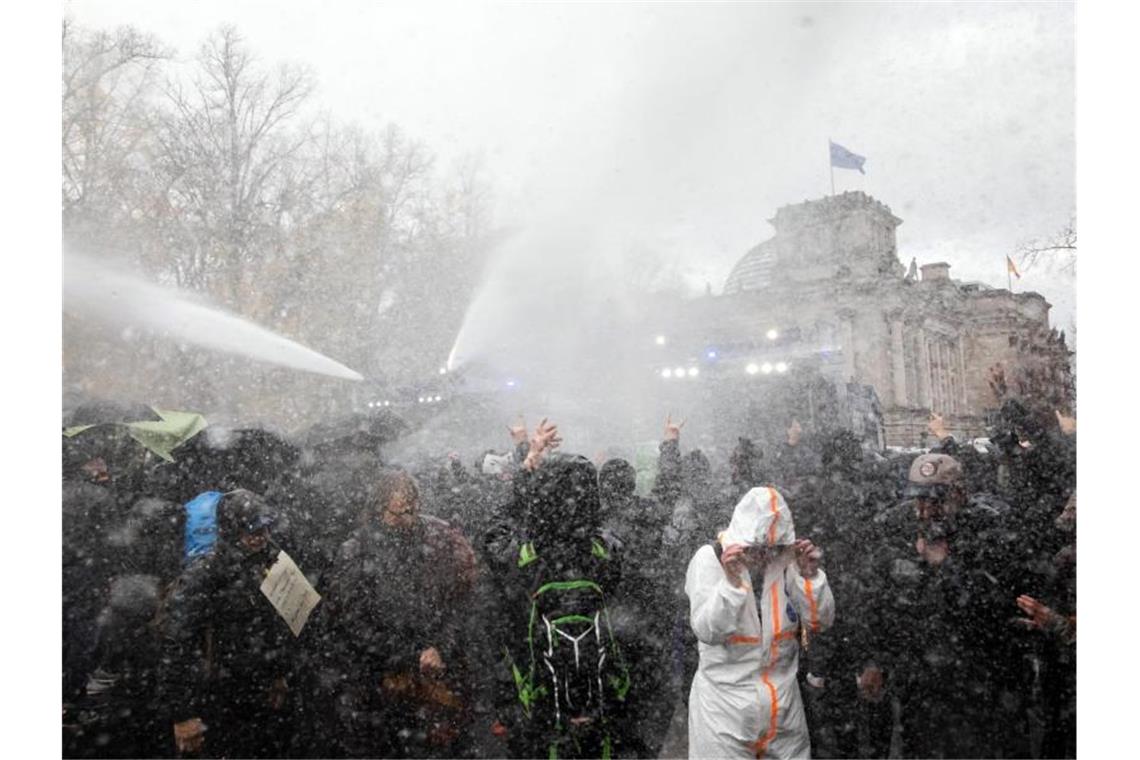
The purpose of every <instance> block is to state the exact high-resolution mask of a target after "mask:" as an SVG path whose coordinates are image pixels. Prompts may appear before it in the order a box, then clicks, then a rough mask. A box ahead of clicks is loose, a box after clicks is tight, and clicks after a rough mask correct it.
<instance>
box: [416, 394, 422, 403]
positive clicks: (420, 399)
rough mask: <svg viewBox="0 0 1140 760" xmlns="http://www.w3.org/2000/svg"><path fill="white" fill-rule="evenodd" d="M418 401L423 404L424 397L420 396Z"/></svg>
mask: <svg viewBox="0 0 1140 760" xmlns="http://www.w3.org/2000/svg"><path fill="white" fill-rule="evenodd" d="M416 401H417V402H418V403H421V404H422V403H423V402H424V397H423V396H420V397H419V398H418V399H416Z"/></svg>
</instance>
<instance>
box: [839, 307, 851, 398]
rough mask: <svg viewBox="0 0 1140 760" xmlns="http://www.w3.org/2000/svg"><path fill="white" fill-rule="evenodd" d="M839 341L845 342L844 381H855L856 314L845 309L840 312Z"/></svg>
mask: <svg viewBox="0 0 1140 760" xmlns="http://www.w3.org/2000/svg"><path fill="white" fill-rule="evenodd" d="M839 339H840V340H842V341H843V375H844V377H843V379H844V381H846V382H851V381H852V380H854V379H855V313H854V312H852V311H850V310H847V309H844V310H842V311H840V312H839Z"/></svg>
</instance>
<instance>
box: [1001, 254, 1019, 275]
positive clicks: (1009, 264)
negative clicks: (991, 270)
mask: <svg viewBox="0 0 1140 760" xmlns="http://www.w3.org/2000/svg"><path fill="white" fill-rule="evenodd" d="M1005 271H1007V272H1009V273H1010V274H1012V275H1013V276H1014V277H1016V278H1017V279H1019V280H1020V279H1021V272H1019V271H1017V265H1016V264H1014V263H1013V259H1011V258H1010V257H1009V256H1006V257H1005Z"/></svg>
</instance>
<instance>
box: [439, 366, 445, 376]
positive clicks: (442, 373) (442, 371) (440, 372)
mask: <svg viewBox="0 0 1140 760" xmlns="http://www.w3.org/2000/svg"><path fill="white" fill-rule="evenodd" d="M439 374H441V375H446V374H447V367H440V368H439Z"/></svg>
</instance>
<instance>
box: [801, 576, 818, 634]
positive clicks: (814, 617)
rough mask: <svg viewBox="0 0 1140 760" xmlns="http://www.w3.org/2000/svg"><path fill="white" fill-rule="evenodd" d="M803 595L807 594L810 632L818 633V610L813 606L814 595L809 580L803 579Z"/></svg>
mask: <svg viewBox="0 0 1140 760" xmlns="http://www.w3.org/2000/svg"><path fill="white" fill-rule="evenodd" d="M804 593H805V594H807V598H808V607H809V608H810V610H811V632H812V633H819V609H818V608H817V607H816V605H815V594H814V593H812V588H811V580H810V579H808V578H804Z"/></svg>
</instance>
